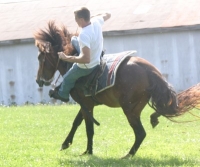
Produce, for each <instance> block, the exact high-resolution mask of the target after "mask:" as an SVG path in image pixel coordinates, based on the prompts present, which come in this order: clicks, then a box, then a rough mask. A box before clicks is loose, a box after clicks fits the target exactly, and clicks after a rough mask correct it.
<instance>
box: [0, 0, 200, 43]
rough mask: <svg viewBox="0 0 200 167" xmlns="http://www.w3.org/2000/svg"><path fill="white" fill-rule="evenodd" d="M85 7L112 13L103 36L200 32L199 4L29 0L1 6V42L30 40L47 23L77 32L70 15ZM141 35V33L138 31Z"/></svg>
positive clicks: (182, 0)
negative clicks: (190, 29)
mask: <svg viewBox="0 0 200 167" xmlns="http://www.w3.org/2000/svg"><path fill="white" fill-rule="evenodd" d="M82 6H86V7H88V8H89V9H90V11H91V14H92V15H94V14H98V13H101V12H104V11H110V12H111V13H112V17H111V19H109V20H108V21H107V22H106V23H105V24H104V26H103V31H104V33H105V34H109V33H110V34H113V33H116V32H121V33H123V32H131V33H133V32H136V33H138V32H139V31H141V30H143V32H145V31H149V30H155V29H157V30H160V29H166V28H174V27H179V28H180V27H182V28H184V27H193V28H197V29H200V10H199V6H200V0H159V1H158V0H134V1H133V0H123V1H122V0H109V1H108V0H81V1H80V0H68V1H66V0H56V1H55V0H32V1H24V2H16V3H4V4H2V3H1V4H0V21H1V24H0V25H1V26H0V41H7V40H16V39H28V38H33V33H34V31H36V30H37V29H38V28H44V27H45V26H46V25H47V22H48V21H49V20H56V21H58V22H62V23H64V24H65V25H66V26H67V27H68V29H69V30H70V31H71V32H75V31H76V30H77V24H76V23H75V21H74V15H73V11H74V10H75V9H76V8H78V7H82ZM141 32H142V31H141Z"/></svg>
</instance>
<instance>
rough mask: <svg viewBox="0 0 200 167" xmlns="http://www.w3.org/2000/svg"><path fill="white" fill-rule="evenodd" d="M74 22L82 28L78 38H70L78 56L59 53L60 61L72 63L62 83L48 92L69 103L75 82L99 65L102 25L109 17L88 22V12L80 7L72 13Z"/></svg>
mask: <svg viewBox="0 0 200 167" xmlns="http://www.w3.org/2000/svg"><path fill="white" fill-rule="evenodd" d="M74 15H75V20H76V22H77V24H78V26H79V27H81V28H82V30H81V32H80V34H79V36H78V38H77V37H73V38H72V45H73V46H74V48H75V49H76V51H77V53H78V56H70V55H65V54H64V53H63V52H59V53H58V55H59V58H60V59H61V60H64V61H67V62H71V63H74V64H73V66H72V67H71V68H70V70H69V71H67V72H66V74H65V75H64V76H63V82H62V84H61V86H60V87H59V89H58V90H56V89H55V90H50V91H49V95H50V97H53V98H55V99H59V100H62V101H63V102H68V101H69V92H70V90H71V89H72V88H73V87H74V85H75V82H76V81H77V80H78V79H79V78H80V77H83V76H86V75H88V74H90V73H91V72H92V71H93V70H94V69H95V68H96V67H97V66H98V65H99V64H100V56H101V53H102V50H103V35H102V25H103V23H104V21H106V20H108V19H109V18H110V17H111V14H110V13H103V14H98V15H97V16H94V17H93V18H92V19H91V20H90V11H89V10H88V9H87V8H86V7H82V8H81V9H78V10H76V11H75V12H74Z"/></svg>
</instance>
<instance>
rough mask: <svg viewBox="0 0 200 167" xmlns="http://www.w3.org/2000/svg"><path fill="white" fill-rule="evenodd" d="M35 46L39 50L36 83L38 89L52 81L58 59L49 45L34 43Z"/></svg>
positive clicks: (46, 43) (40, 42)
mask: <svg viewBox="0 0 200 167" xmlns="http://www.w3.org/2000/svg"><path fill="white" fill-rule="evenodd" d="M36 46H37V47H38V50H39V53H38V61H39V68H38V73H37V79H36V82H37V84H38V85H39V86H40V87H42V86H43V85H45V86H48V85H50V84H51V82H52V81H53V79H54V74H55V72H56V70H57V69H58V63H59V58H58V55H57V53H55V49H54V48H53V47H52V45H51V43H49V42H42V41H36Z"/></svg>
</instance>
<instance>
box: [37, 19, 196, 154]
mask: <svg viewBox="0 0 200 167" xmlns="http://www.w3.org/2000/svg"><path fill="white" fill-rule="evenodd" d="M47 25H48V26H47V27H46V28H45V29H44V30H42V29H39V30H38V31H37V32H36V33H35V34H34V39H35V45H36V46H37V47H38V49H39V54H38V61H39V68H38V72H37V78H36V82H37V84H38V85H39V86H40V87H42V86H43V85H45V86H48V85H50V84H51V82H52V81H53V78H54V74H55V72H56V71H57V70H58V71H59V72H60V74H61V75H64V74H65V73H66V72H67V71H68V70H69V68H70V67H71V66H72V64H71V63H68V62H65V61H62V60H59V57H58V54H57V53H58V52H61V51H62V52H64V53H65V54H67V55H74V54H75V53H76V51H75V49H74V48H73V46H72V45H71V42H70V41H71V37H72V36H73V34H72V33H70V32H69V31H68V30H67V28H66V27H65V26H64V25H61V26H57V25H56V23H55V21H49V22H48V24H47ZM70 95H71V97H72V98H73V99H74V100H75V101H76V102H78V103H79V102H80V101H81V104H82V105H80V110H79V112H78V114H77V116H76V117H75V119H74V121H73V125H72V127H71V129H70V131H69V134H68V135H67V137H66V139H65V140H64V142H63V144H62V145H61V150H64V149H67V148H69V147H70V145H71V144H72V143H73V138H74V135H75V132H76V130H77V128H78V127H79V125H80V124H81V123H82V121H83V119H84V120H85V124H86V134H87V147H86V151H85V152H83V154H82V155H84V154H93V136H94V120H93V119H91V116H92V117H93V110H94V107H95V106H97V105H99V103H100V104H104V105H106V106H109V107H121V108H122V110H123V112H124V114H125V116H126V118H127V120H128V122H129V124H130V126H131V128H132V129H133V131H134V134H135V141H134V139H133V141H134V143H133V146H132V147H131V149H130V151H129V152H128V154H126V155H125V156H124V157H123V158H129V157H132V156H134V155H135V154H136V152H137V150H138V149H139V147H140V145H141V143H142V142H143V140H144V138H145V136H146V132H145V129H144V127H143V125H142V122H141V119H140V115H141V112H142V110H143V109H144V107H145V106H146V104H149V106H150V107H151V108H153V109H154V110H155V112H154V113H153V114H152V115H151V116H150V118H151V124H152V126H153V127H155V126H156V125H157V124H158V123H159V122H158V117H159V116H164V117H166V118H168V119H170V118H173V117H176V116H180V115H182V114H184V113H186V112H188V111H189V110H190V109H193V108H195V107H196V108H198V105H199V103H200V84H197V85H195V86H193V87H191V88H190V89H188V90H185V91H183V92H181V93H179V94H177V93H176V92H175V91H174V89H173V87H172V86H171V85H170V84H169V83H168V82H167V81H166V80H165V78H164V77H163V76H162V74H161V73H160V72H159V70H158V69H157V68H156V67H154V66H153V65H152V64H151V63H150V62H148V61H147V60H145V59H143V58H141V57H136V56H128V57H127V58H125V59H124V61H123V62H122V63H121V64H120V66H119V68H118V70H117V74H116V80H115V84H114V86H112V87H110V88H108V89H106V90H104V91H102V92H100V93H98V94H96V95H95V96H94V97H95V100H94V98H93V97H91V96H89V97H88V96H87V97H86V96H84V94H83V91H82V90H80V89H79V88H77V87H74V88H73V89H72V90H71V91H70ZM80 99H81V100H80ZM97 101H98V102H99V103H97ZM85 110H88V111H89V112H86V111H85Z"/></svg>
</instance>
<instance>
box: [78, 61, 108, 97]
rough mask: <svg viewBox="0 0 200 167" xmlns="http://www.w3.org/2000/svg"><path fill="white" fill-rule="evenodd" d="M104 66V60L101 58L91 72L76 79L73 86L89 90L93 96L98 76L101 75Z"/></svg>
mask: <svg viewBox="0 0 200 167" xmlns="http://www.w3.org/2000/svg"><path fill="white" fill-rule="evenodd" d="M105 66H106V62H105V61H103V59H101V62H100V65H97V67H96V68H95V69H94V70H93V71H92V73H90V74H89V75H87V76H84V77H81V78H79V79H78V80H77V81H76V83H75V88H78V89H81V90H82V91H83V92H87V93H88V92H89V93H90V94H91V95H92V96H95V94H96V90H97V86H98V78H99V77H100V76H101V75H102V73H103V71H104V69H105ZM84 94H85V93H84Z"/></svg>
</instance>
